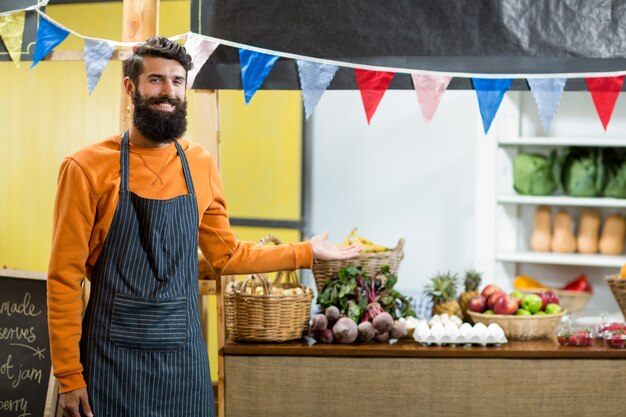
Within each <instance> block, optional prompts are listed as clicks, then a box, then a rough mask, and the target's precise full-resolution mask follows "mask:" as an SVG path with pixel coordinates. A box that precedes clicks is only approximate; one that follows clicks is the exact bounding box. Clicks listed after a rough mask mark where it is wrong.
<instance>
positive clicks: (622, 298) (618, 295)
mask: <svg viewBox="0 0 626 417" xmlns="http://www.w3.org/2000/svg"><path fill="white" fill-rule="evenodd" d="M604 279H605V280H606V283H607V284H609V288H610V289H611V292H612V293H613V297H615V300H616V301H617V304H619V308H620V310H622V314H623V315H624V317H626V278H620V277H619V275H617V274H615V275H609V276H607V277H606V278H604Z"/></svg>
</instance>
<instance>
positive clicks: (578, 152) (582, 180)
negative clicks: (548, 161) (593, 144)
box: [555, 148, 606, 197]
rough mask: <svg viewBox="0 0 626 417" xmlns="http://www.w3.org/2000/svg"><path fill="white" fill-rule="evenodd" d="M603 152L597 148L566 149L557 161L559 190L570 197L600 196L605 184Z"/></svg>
mask: <svg viewBox="0 0 626 417" xmlns="http://www.w3.org/2000/svg"><path fill="white" fill-rule="evenodd" d="M602 158H603V150H602V149H598V148H568V149H565V150H564V151H563V154H562V156H561V158H560V159H559V165H560V167H559V168H558V169H557V170H555V171H560V177H559V178H558V179H559V181H560V184H559V185H560V188H562V189H563V191H565V193H566V194H568V195H571V196H572V197H595V196H598V195H602V192H603V190H604V185H605V184H606V170H605V168H604V162H603V160H602Z"/></svg>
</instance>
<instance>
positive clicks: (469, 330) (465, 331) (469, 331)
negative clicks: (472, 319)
mask: <svg viewBox="0 0 626 417" xmlns="http://www.w3.org/2000/svg"><path fill="white" fill-rule="evenodd" d="M459 333H460V334H461V337H462V338H464V339H465V340H470V339H471V338H472V337H474V336H475V335H476V331H475V330H474V328H473V327H472V325H471V324H469V323H463V324H461V327H459Z"/></svg>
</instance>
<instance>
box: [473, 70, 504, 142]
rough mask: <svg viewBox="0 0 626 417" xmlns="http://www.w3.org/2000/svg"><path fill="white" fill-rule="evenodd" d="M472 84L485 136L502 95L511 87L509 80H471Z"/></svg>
mask: <svg viewBox="0 0 626 417" xmlns="http://www.w3.org/2000/svg"><path fill="white" fill-rule="evenodd" d="M472 82H473V83H474V90H476V97H477V98H478V107H479V109H480V116H481V117H482V118H483V128H484V129H485V135H486V134H487V132H488V131H489V128H490V127H491V122H493V118H494V117H495V116H496V113H497V112H498V107H500V103H501V102H502V99H503V98H504V93H506V90H508V89H509V87H510V86H511V79H510V78H500V79H490V78H472Z"/></svg>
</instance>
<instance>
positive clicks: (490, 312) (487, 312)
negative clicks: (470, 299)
mask: <svg viewBox="0 0 626 417" xmlns="http://www.w3.org/2000/svg"><path fill="white" fill-rule="evenodd" d="M483 314H493V310H485V311H484V312H483Z"/></svg>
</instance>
